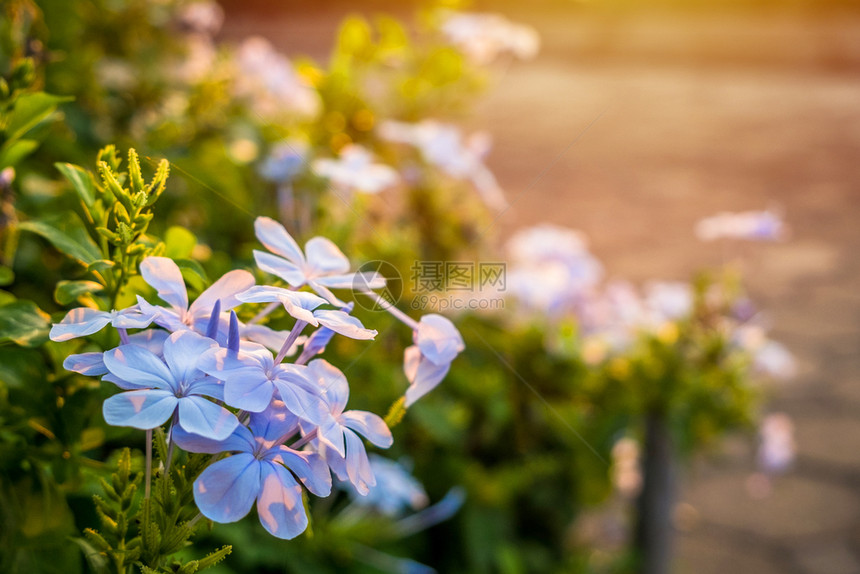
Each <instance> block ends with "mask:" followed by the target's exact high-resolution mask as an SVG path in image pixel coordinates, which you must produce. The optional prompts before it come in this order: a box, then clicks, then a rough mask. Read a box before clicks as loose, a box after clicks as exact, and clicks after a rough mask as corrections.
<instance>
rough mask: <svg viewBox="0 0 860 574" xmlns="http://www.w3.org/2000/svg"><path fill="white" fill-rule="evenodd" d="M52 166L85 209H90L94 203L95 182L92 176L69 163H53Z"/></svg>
mask: <svg viewBox="0 0 860 574" xmlns="http://www.w3.org/2000/svg"><path fill="white" fill-rule="evenodd" d="M54 166H55V167H56V168H57V169H58V170H60V173H62V174H63V176H64V177H65V178H66V179H67V180H69V183H71V184H72V187H73V188H75V191H76V192H77V193H78V195H79V196H80V198H81V201H83V202H84V205H86V206H87V208H92V207H93V204H94V203H95V202H96V182H95V180H94V179H93V174H91V173H90V172H89V171H87V170H85V169H84V168H82V167H79V166H77V165H73V164H71V163H55V164H54Z"/></svg>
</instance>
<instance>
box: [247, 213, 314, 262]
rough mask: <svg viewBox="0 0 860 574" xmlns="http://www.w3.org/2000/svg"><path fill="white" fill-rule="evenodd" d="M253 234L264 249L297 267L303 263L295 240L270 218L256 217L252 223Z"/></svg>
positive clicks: (302, 256)
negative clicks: (284, 258)
mask: <svg viewBox="0 0 860 574" xmlns="http://www.w3.org/2000/svg"><path fill="white" fill-rule="evenodd" d="M254 233H255V234H256V235H257V239H259V240H260V243H262V244H263V245H264V246H265V247H266V249H268V250H269V251H271V252H272V253H277V254H278V255H280V256H282V257H286V258H287V259H289V260H290V261H292V262H293V263H295V264H297V265H302V264H304V262H305V257H304V255H303V254H302V250H301V249H300V248H299V244H298V243H296V240H295V239H293V238H292V236H291V235H290V234H289V233H287V230H286V229H284V226H283V225H281V224H280V223H278V222H277V221H275V220H274V219H272V218H270V217H258V218H257V219H256V220H255V221H254Z"/></svg>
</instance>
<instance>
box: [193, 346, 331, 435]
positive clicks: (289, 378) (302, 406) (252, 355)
mask: <svg viewBox="0 0 860 574" xmlns="http://www.w3.org/2000/svg"><path fill="white" fill-rule="evenodd" d="M200 368H201V369H202V370H203V371H205V372H206V373H208V374H209V375H212V376H213V377H216V378H218V379H220V380H222V381H224V400H225V401H226V402H227V404H229V405H231V406H234V407H236V408H239V409H242V410H245V411H249V412H255V413H256V412H261V411H263V410H265V409H266V408H267V407H268V406H269V404H270V403H271V402H272V396H273V394H274V393H275V391H277V392H278V395H279V396H280V398H281V400H282V401H283V402H284V404H285V405H286V407H287V408H288V409H289V410H290V412H291V413H293V414H295V415H296V416H297V417H299V418H301V419H303V420H306V421H308V422H311V423H313V424H319V423H320V422H322V421H323V419H324V415H325V413H326V408H325V404H324V402H323V400H322V397H321V396H320V392H319V389H318V388H317V387H316V385H314V384H313V382H311V380H310V379H308V377H307V375H306V369H307V367H305V366H303V365H291V364H289V363H282V364H280V365H276V364H275V360H274V357H273V356H272V353H271V352H270V351H269V350H268V349H266V348H265V347H263V346H262V345H257V344H254V343H245V344H244V345H243V346H242V348H241V349H240V350H239V351H238V352H236V351H231V350H229V349H223V348H217V347H213V348H211V349H209V350H207V351H206V352H205V353H203V356H202V357H201V358H200Z"/></svg>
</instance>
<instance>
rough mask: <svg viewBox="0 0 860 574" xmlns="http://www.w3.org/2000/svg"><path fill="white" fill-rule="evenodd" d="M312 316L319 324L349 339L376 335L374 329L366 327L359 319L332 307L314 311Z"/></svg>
mask: <svg viewBox="0 0 860 574" xmlns="http://www.w3.org/2000/svg"><path fill="white" fill-rule="evenodd" d="M314 317H315V318H316V320H317V321H319V324H320V325H322V326H324V327H327V328H329V329H331V330H332V331H334V332H335V333H339V334H341V335H343V336H345V337H350V338H351V339H363V340H366V339H373V338H374V337H376V331H375V330H373V329H366V328H365V327H364V325H362V324H361V321H359V320H358V319H356V318H355V317H353V316H352V315H347V314H346V313H344V312H343V311H337V310H333V309H327V310H320V311H314Z"/></svg>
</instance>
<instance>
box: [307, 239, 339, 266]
mask: <svg viewBox="0 0 860 574" xmlns="http://www.w3.org/2000/svg"><path fill="white" fill-rule="evenodd" d="M305 255H306V256H307V261H308V266H309V267H310V268H311V269H312V270H313V271H314V273H313V274H314V275H332V274H335V273H337V274H340V273H346V272H347V271H349V259H347V258H346V255H344V254H343V252H342V251H341V250H340V249H338V247H337V245H335V244H334V243H333V242H332V241H331V240H330V239H326V238H325V237H312V238H311V239H310V240H309V241H308V242H307V243H305Z"/></svg>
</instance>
